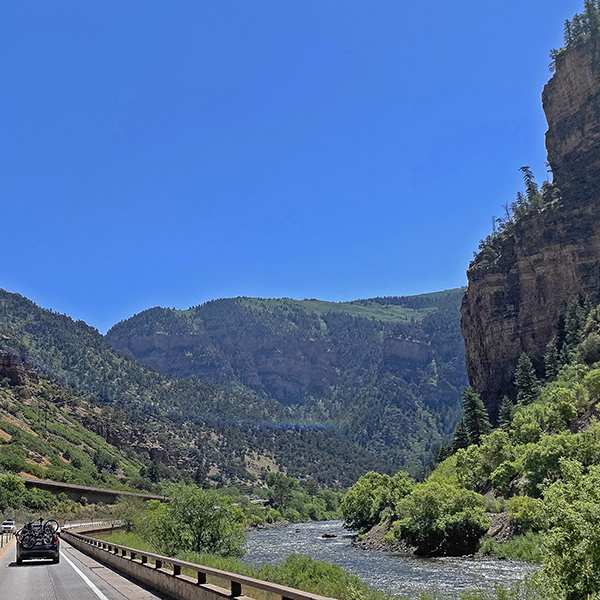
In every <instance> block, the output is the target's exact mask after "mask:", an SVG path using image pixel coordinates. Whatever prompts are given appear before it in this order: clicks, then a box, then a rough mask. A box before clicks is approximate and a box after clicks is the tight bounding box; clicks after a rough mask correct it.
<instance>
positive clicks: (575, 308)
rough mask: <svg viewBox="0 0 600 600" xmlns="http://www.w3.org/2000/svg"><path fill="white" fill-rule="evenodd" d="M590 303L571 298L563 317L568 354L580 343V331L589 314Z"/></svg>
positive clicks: (578, 298) (575, 297) (578, 297)
mask: <svg viewBox="0 0 600 600" xmlns="http://www.w3.org/2000/svg"><path fill="white" fill-rule="evenodd" d="M590 306H591V305H590V303H589V301H587V300H584V299H583V298H582V297H581V296H573V297H572V298H571V299H570V300H569V304H568V305H567V313H566V315H565V344H566V346H567V349H568V350H569V352H571V351H573V350H574V349H575V347H576V346H577V344H579V342H580V341H581V331H582V329H583V327H584V325H585V321H586V319H587V316H588V314H589V312H590Z"/></svg>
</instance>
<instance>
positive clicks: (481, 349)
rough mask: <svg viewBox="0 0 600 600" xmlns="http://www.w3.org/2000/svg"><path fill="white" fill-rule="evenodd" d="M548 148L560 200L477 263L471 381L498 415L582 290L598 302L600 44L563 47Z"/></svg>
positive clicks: (553, 84) (548, 109)
mask: <svg viewBox="0 0 600 600" xmlns="http://www.w3.org/2000/svg"><path fill="white" fill-rule="evenodd" d="M542 101H543V107H544V112H545V114H546V119H547V121H548V131H547V134H546V148H547V151H548V162H549V164H550V166H551V168H552V172H553V176H554V183H555V185H556V187H557V188H558V190H559V191H560V196H561V197H560V199H558V200H555V201H553V202H551V203H549V204H547V205H546V206H545V207H544V208H543V209H542V210H540V211H537V212H531V213H530V214H528V215H526V216H525V217H523V218H521V219H520V220H519V221H517V223H516V224H515V226H514V228H513V229H512V231H511V233H510V235H505V236H504V239H503V240H502V241H501V244H500V249H499V255H498V257H497V259H496V260H495V261H494V264H493V265H487V266H485V267H482V266H481V265H480V264H477V262H476V261H474V262H473V263H471V266H470V268H469V270H468V271H467V277H468V281H469V285H468V288H467V290H466V292H465V294H464V297H463V302H462V308H461V315H462V321H461V328H462V332H463V336H464V339H465V346H466V363H467V372H468V374H469V380H470V382H471V385H472V386H473V388H475V389H476V390H477V391H478V392H480V393H481V395H482V398H483V400H484V402H485V404H486V406H487V407H488V410H489V411H490V414H491V415H492V417H493V418H496V417H497V414H498V408H499V405H500V403H501V401H502V397H503V396H504V395H505V394H507V395H509V396H512V397H514V394H515V390H514V384H513V380H514V372H515V368H516V364H517V360H518V358H519V356H520V355H521V353H522V352H526V353H527V354H528V355H529V356H530V358H531V359H532V360H533V362H534V365H535V366H536V369H537V370H538V372H539V373H540V374H542V373H543V355H544V352H545V347H546V344H547V343H548V342H549V341H550V340H551V339H552V337H553V336H554V334H555V333H556V331H557V327H558V325H559V320H560V319H561V317H562V316H563V315H564V313H565V309H566V306H567V303H568V301H569V299H570V298H571V297H572V296H573V295H575V294H583V295H585V296H589V297H590V298H591V299H592V300H593V301H595V302H598V301H599V300H600V48H599V47H598V45H597V43H596V41H595V40H590V41H588V42H585V43H580V44H579V45H577V46H575V47H573V48H570V49H568V50H566V51H563V52H561V53H560V54H559V56H558V57H557V61H556V71H555V74H554V76H553V77H552V78H551V79H550V81H549V82H548V84H547V85H546V87H545V88H544V92H543V95H542Z"/></svg>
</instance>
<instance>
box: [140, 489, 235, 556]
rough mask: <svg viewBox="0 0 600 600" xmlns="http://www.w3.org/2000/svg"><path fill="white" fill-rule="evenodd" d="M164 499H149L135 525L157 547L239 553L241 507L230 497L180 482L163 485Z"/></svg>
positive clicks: (164, 550) (172, 552) (174, 550)
mask: <svg viewBox="0 0 600 600" xmlns="http://www.w3.org/2000/svg"><path fill="white" fill-rule="evenodd" d="M166 495H167V496H168V497H169V500H170V501H169V502H168V503H165V504H163V503H161V502H159V501H157V500H153V501H152V500H151V501H149V502H148V503H147V504H148V510H147V511H146V513H144V514H141V515H138V517H137V519H136V521H135V527H136V529H138V530H139V531H140V533H141V535H142V537H143V538H144V539H145V540H146V541H147V542H148V543H150V544H151V545H152V546H153V547H154V548H156V550H157V551H159V552H161V553H164V554H167V555H168V556H176V555H177V554H178V553H179V552H185V551H191V552H210V553H213V554H219V555H221V556H242V554H243V553H244V542H245V540H246V535H245V532H244V527H243V513H242V510H241V509H240V508H239V507H238V506H236V505H235V504H234V502H233V500H232V499H231V498H230V497H227V496H224V495H223V494H219V493H218V492H215V491H213V490H204V489H201V488H199V487H196V486H192V485H185V484H182V483H178V484H173V485H171V486H169V487H168V488H167V491H166Z"/></svg>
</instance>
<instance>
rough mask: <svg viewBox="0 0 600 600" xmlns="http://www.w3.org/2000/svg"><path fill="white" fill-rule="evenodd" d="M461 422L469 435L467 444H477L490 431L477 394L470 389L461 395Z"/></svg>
mask: <svg viewBox="0 0 600 600" xmlns="http://www.w3.org/2000/svg"><path fill="white" fill-rule="evenodd" d="M462 401H463V414H464V417H463V420H464V422H465V427H466V429H467V432H468V434H469V443H471V444H479V443H480V442H481V437H482V436H484V435H487V434H488V433H490V431H491V430H492V426H491V424H490V418H489V415H488V412H487V410H486V408H485V406H484V405H483V401H482V400H481V398H480V396H479V394H478V393H477V392H475V391H474V390H473V389H472V388H465V389H464V390H463V393H462Z"/></svg>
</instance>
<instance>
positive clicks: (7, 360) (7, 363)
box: [0, 349, 38, 386]
mask: <svg viewBox="0 0 600 600" xmlns="http://www.w3.org/2000/svg"><path fill="white" fill-rule="evenodd" d="M3 379H7V380H8V383H9V385H10V386H18V385H25V383H26V382H27V380H30V381H33V382H36V383H37V381H38V376H37V373H36V372H35V370H34V369H33V367H32V366H31V365H30V364H29V363H27V362H25V361H24V360H23V359H22V358H20V357H19V356H17V355H16V354H14V353H12V352H8V351H7V350H2V349H0V381H1V380H3Z"/></svg>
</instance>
